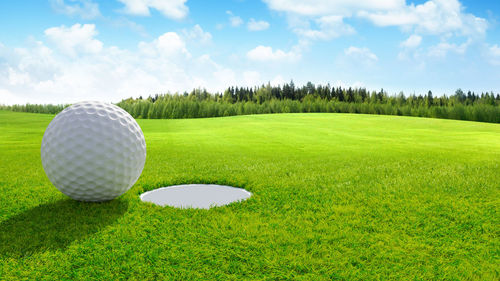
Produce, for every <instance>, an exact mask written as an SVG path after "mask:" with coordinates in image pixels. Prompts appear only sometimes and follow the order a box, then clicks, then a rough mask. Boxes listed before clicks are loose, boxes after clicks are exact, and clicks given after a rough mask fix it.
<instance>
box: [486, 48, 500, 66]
mask: <svg viewBox="0 0 500 281" xmlns="http://www.w3.org/2000/svg"><path fill="white" fill-rule="evenodd" d="M487 51H488V57H489V59H488V62H489V63H491V64H492V65H500V47H499V46H498V45H497V44H495V45H493V46H489V47H488V48H487Z"/></svg>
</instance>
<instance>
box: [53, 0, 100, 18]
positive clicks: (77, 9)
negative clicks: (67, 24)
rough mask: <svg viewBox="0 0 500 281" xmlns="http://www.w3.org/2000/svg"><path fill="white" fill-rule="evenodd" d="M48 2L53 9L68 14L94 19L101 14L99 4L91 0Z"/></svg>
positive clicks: (54, 0)
mask: <svg viewBox="0 0 500 281" xmlns="http://www.w3.org/2000/svg"><path fill="white" fill-rule="evenodd" d="M50 4H51V6H52V9H53V10H54V11H56V12H57V13H60V14H64V15H68V16H79V17H81V18H82V19H94V18H97V17H99V16H100V15H101V13H100V12H99V4H97V3H94V2H92V1H91V0H69V2H68V3H65V2H64V0H50Z"/></svg>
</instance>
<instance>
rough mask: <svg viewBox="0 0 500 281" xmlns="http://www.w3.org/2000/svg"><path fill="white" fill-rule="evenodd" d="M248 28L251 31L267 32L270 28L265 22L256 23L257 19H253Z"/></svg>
mask: <svg viewBox="0 0 500 281" xmlns="http://www.w3.org/2000/svg"><path fill="white" fill-rule="evenodd" d="M247 28H248V30H250V31H260V30H266V29H268V28H269V23H268V22H267V21H263V20H260V21H256V20H255V19H253V18H251V19H250V20H249V21H248V23H247Z"/></svg>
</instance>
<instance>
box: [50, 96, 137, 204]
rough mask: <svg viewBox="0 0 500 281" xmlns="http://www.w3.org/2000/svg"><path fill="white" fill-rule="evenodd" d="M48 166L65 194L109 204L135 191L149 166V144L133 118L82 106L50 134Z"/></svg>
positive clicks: (111, 108)
mask: <svg viewBox="0 0 500 281" xmlns="http://www.w3.org/2000/svg"><path fill="white" fill-rule="evenodd" d="M41 158H42V165H43V169H44V170H45V173H46V174H47V177H48V178H49V180H50V181H51V182H52V183H53V184H54V186H55V187H56V188H57V189H59V190H60V191H61V192H62V193H64V194H66V195H68V196H69V197H71V198H73V199H75V200H79V201H94V202H97V201H107V200H111V199H113V198H115V197H118V196H120V195H121V194H123V193H125V192H126V191H127V190H129V189H130V187H132V185H134V183H135V182H136V181H137V179H138V178H139V176H140V175H141V173H142V169H143V168H144V162H145V161H146V142H145V140H144V135H143V133H142V130H141V128H140V127H139V125H138V124H137V122H136V121H135V120H134V118H133V117H132V116H130V114H128V113H127V112H126V111H125V110H123V109H121V108H119V107H118V106H115V105H112V104H108V103H103V102H94V101H92V102H79V103H76V104H73V105H72V106H70V107H67V108H66V109H64V110H63V111H61V112H60V113H59V114H57V115H56V117H54V119H53V120H52V122H50V124H49V126H48V127H47V129H46V130H45V133H44V135H43V140H42V147H41Z"/></svg>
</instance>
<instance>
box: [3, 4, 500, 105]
mask: <svg viewBox="0 0 500 281" xmlns="http://www.w3.org/2000/svg"><path fill="white" fill-rule="evenodd" d="M499 19H500V1H470V0H469V1H458V0H428V1H404V0H380V1H373V0H359V1H348V0H310V1H300V0H262V1H248V0H230V1H192V0H188V1H186V0H108V1H98V0H47V1H42V0H31V1H0V25H1V26H2V28H1V29H0V103H4V104H13V103H26V102H29V103H71V102H76V101H79V100H89V99H92V100H103V101H110V102H116V101H119V100H121V99H122V98H127V97H130V96H134V97H137V96H139V95H143V96H148V95H150V94H155V93H165V92H176V91H179V92H182V91H185V90H187V91H189V90H191V89H193V88H197V87H202V88H203V87H204V88H207V89H209V90H211V91H222V90H223V89H224V88H226V87H227V86H229V85H238V86H253V85H260V84H262V83H267V82H268V81H269V82H271V83H272V84H282V83H284V82H289V81H290V80H291V79H293V80H294V82H295V84H296V85H301V84H303V83H306V82H307V81H311V82H313V83H316V84H326V83H330V84H331V85H335V86H338V85H341V86H347V87H348V86H354V87H366V88H368V89H370V90H378V89H380V88H384V89H385V90H387V91H388V92H389V93H391V94H395V93H399V92H400V91H404V93H406V94H410V93H414V92H415V93H417V94H419V93H426V92H427V91H428V90H432V91H433V93H435V94H437V95H441V94H443V93H444V94H448V95H449V94H452V93H453V92H454V91H455V90H456V89H457V88H462V89H465V90H469V89H470V90H473V91H476V92H482V91H494V92H500V29H499Z"/></svg>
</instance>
